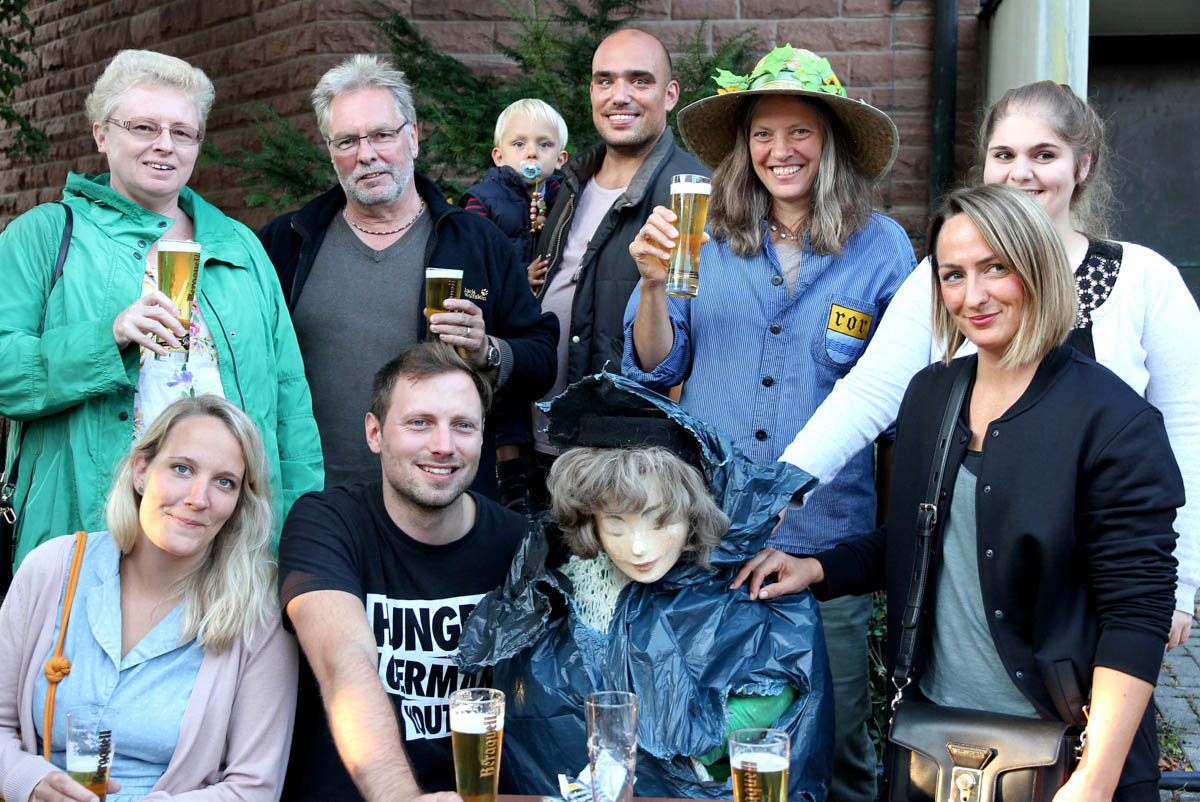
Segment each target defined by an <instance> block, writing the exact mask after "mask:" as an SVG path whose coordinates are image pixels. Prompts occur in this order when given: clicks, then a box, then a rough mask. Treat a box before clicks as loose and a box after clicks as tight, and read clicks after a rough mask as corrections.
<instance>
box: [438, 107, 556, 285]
mask: <svg viewBox="0 0 1200 802" xmlns="http://www.w3.org/2000/svg"><path fill="white" fill-rule="evenodd" d="M493 144H494V147H493V148H492V161H493V162H495V164H496V166H495V167H493V168H491V169H490V170H488V171H487V175H485V176H484V179H483V181H481V182H479V183H478V184H476V185H475V186H473V187H471V188H470V189H469V190H467V191H466V193H464V194H463V196H462V198H460V199H459V204H460V205H461V206H462V207H463V208H465V209H466V210H467V211H471V212H475V213H476V214H481V215H483V216H484V217H487V218H488V219H489V220H491V221H492V222H493V223H495V224H496V225H497V226H499V227H500V230H501V231H503V232H504V233H505V235H507V236H508V238H509V239H510V240H512V243H513V247H514V248H516V249H517V253H518V254H519V255H520V256H521V259H522V260H523V262H524V263H525V264H527V265H528V266H529V267H528V276H529V285H530V287H531V288H532V289H534V290H535V291H536V289H537V288H538V287H540V286H541V285H542V283H543V282H544V280H545V279H544V276H545V273H546V265H547V262H546V260H545V259H544V258H543V257H541V256H537V255H536V254H535V250H536V246H537V235H538V232H540V231H541V230H542V227H543V226H544V225H545V224H546V210H547V209H549V208H550V206H551V204H553V203H554V198H555V196H556V195H557V194H558V187H559V184H560V183H561V179H560V178H559V177H558V176H556V175H554V171H555V170H557V169H558V168H559V167H561V166H562V165H563V163H564V162H565V161H566V160H567V151H566V147H567V124H566V122H565V121H564V120H563V118H562V115H561V114H559V113H558V112H557V111H555V110H554V108H553V107H552V106H550V105H549V104H548V103H546V102H544V101H541V100H538V99H536V98H523V99H521V100H518V101H515V102H514V103H511V104H509V106H508V107H507V108H506V109H504V111H502V112H500V116H499V117H497V118H496V132H495V134H494V138H493ZM535 257H536V258H535Z"/></svg>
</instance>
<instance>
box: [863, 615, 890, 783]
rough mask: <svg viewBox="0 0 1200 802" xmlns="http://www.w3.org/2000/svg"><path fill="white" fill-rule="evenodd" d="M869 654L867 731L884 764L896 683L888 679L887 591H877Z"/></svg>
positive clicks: (876, 752)
mask: <svg viewBox="0 0 1200 802" xmlns="http://www.w3.org/2000/svg"><path fill="white" fill-rule="evenodd" d="M867 656H868V658H869V659H868V664H869V665H870V671H871V716H870V718H868V719H867V732H868V733H869V734H870V736H871V741H872V742H873V743H874V744H875V755H876V757H877V759H878V761H879V763H880V765H882V763H883V748H884V746H886V745H887V732H888V719H889V718H890V716H891V710H890V708H889V704H890V703H891V701H892V693H891V691H892V686H891V683H890V682H889V681H888V675H887V668H886V667H885V666H886V662H885V661H886V657H887V594H886V593H884V592H883V591H880V592H878V593H876V594H875V606H874V609H873V610H872V611H871V619H870V621H868V622H867Z"/></svg>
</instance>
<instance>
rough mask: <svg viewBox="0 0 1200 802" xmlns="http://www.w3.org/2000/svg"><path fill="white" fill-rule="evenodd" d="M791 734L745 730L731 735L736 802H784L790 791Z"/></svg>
mask: <svg viewBox="0 0 1200 802" xmlns="http://www.w3.org/2000/svg"><path fill="white" fill-rule="evenodd" d="M789 746H790V744H789V742H788V734H787V733H786V732H784V731H783V730H767V729H745V730H734V731H733V732H731V733H730V734H729V767H730V768H731V769H732V770H733V799H734V802H784V800H786V799H787V788H788V763H789V761H788V748H789Z"/></svg>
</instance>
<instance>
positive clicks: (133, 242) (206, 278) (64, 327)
mask: <svg viewBox="0 0 1200 802" xmlns="http://www.w3.org/2000/svg"><path fill="white" fill-rule="evenodd" d="M212 102H213V86H212V82H211V81H209V79H208V77H207V76H205V75H204V73H203V72H202V71H200V70H198V69H196V68H194V67H192V66H191V65H189V64H187V63H186V62H184V61H181V60H179V59H177V58H174V57H171V56H166V55H163V54H160V53H154V52H151V51H145V50H140V51H137V50H126V51H122V52H121V53H118V54H117V56H116V57H115V58H114V59H113V60H112V62H111V63H110V64H109V66H108V68H107V69H105V71H104V73H103V74H102V75H101V76H100V78H99V79H98V80H97V81H96V84H95V86H94V87H93V89H92V93H91V94H90V95H89V96H88V98H87V112H88V116H89V119H90V120H91V121H92V135H93V137H94V138H95V140H96V145H97V149H98V150H99V151H100V152H101V153H103V154H104V155H105V157H106V158H107V160H108V168H109V172H108V173H107V174H104V175H99V176H92V175H78V174H74V173H71V174H69V175H68V176H67V184H66V188H65V189H64V190H63V200H62V203H61V204H59V203H49V204H43V205H41V206H38V207H36V208H34V209H32V210H30V211H29V212H27V213H25V214H24V215H21V216H20V217H18V218H17V219H16V220H14V221H13V222H12V223H11V224H9V226H8V227H7V229H6V230H5V231H4V232H3V233H0V264H3V265H4V274H5V279H4V287H5V288H4V292H2V293H0V415H4V416H6V417H8V418H11V419H13V420H14V421H16V424H17V425H16V426H14V428H13V431H12V432H11V434H10V437H9V446H8V454H7V458H6V461H5V468H6V477H8V480H9V482H10V483H12V482H13V477H14V474H15V487H14V488H13V491H14V492H13V494H12V504H13V509H14V511H15V513H16V516H17V523H16V538H17V539H16V561H17V562H18V563H19V562H20V560H21V559H22V558H23V557H24V556H25V555H26V554H27V553H28V552H29V551H30V550H31V549H33V548H34V547H35V546H37V545H38V544H39V543H41V542H43V541H45V540H47V539H49V538H51V537H54V536H56V535H61V534H64V533H68V532H72V531H75V530H78V529H85V530H88V531H97V530H99V529H102V528H103V523H104V521H103V513H104V498H105V492H106V491H107V488H108V486H109V485H110V483H111V481H112V474H113V470H114V468H115V466H116V465H117V463H118V461H119V460H120V458H121V457H122V456H124V455H125V454H126V453H128V452H129V450H130V447H131V446H132V444H133V443H134V442H135V441H136V440H137V439H138V438H139V437H140V436H141V433H142V432H143V431H145V429H146V427H147V426H149V424H150V423H151V422H152V421H153V420H154V418H155V417H157V415H158V414H159V412H161V411H162V410H163V409H165V408H166V407H167V406H168V405H169V404H170V403H171V402H172V401H173V400H175V399H177V398H179V397H181V396H187V395H202V394H206V393H208V394H214V395H220V396H223V397H224V398H226V399H228V400H229V401H232V402H233V403H235V404H237V405H238V406H239V407H240V408H241V409H243V410H244V411H245V412H246V413H247V414H248V415H249V416H250V418H251V419H252V420H253V421H254V422H255V423H256V424H257V426H258V428H259V431H260V432H261V433H262V437H263V441H264V444H265V446H266V452H267V459H268V465H269V471H270V480H271V486H272V487H274V488H277V491H276V495H275V499H274V504H275V512H276V521H282V520H283V517H284V514H286V512H287V510H288V508H289V507H290V506H291V504H292V502H293V501H295V500H296V498H298V497H299V496H300V495H301V494H303V493H305V492H307V491H309V490H314V489H319V488H320V487H321V486H322V485H323V481H324V479H323V469H322V464H321V447H320V442H319V436H318V434H317V427H316V423H315V422H314V420H313V417H312V402H311V399H310V396H309V390H308V383H307V382H306V381H305V378H304V365H303V363H302V362H301V359H300V350H299V348H298V346H297V344H296V334H295V332H294V330H293V329H292V323H291V319H290V317H289V315H288V312H287V307H286V305H285V301H284V298H283V295H282V292H281V291H280V289H279V283H278V280H277V279H276V276H275V271H274V269H273V268H272V266H271V263H270V261H269V260H268V258H267V255H266V254H265V253H264V252H263V250H262V247H261V246H260V245H259V242H258V240H257V238H255V236H254V234H253V233H252V232H251V231H250V230H249V229H248V228H246V227H245V226H243V225H242V224H240V223H238V222H236V221H234V220H231V219H230V218H228V217H226V216H225V215H224V214H222V213H221V212H220V211H219V210H218V209H217V208H216V207H214V206H212V205H210V204H208V203H206V202H205V201H204V200H203V199H202V198H201V197H200V196H199V195H197V194H196V193H195V192H192V191H191V190H190V189H188V188H187V187H186V186H185V185H186V184H187V181H188V178H189V177H190V176H191V174H192V169H193V167H194V166H195V164H196V157H197V155H198V154H199V150H200V140H201V139H202V138H203V136H204V134H203V132H204V121H205V117H206V116H207V114H208V111H209V109H210V108H211V107H212ZM67 210H70V212H71V214H70V220H71V227H72V231H71V237H70V245H69V249H68V251H67V256H66V261H65V263H64V265H63V270H62V274H61V278H59V279H58V280H57V281H55V280H54V267H55V260H56V256H57V255H58V252H59V246H60V243H61V242H62V239H63V233H64V227H65V226H66V225H67V220H68V215H67ZM160 240H194V241H195V242H198V243H199V244H200V246H201V256H200V269H199V273H198V278H197V289H196V292H195V301H194V303H193V306H192V309H191V310H190V313H191V314H190V321H188V323H187V328H185V326H184V325H181V323H180V321H179V317H180V311H181V310H179V309H178V308H176V306H175V304H174V303H172V301H171V300H170V299H169V298H168V297H167V296H166V295H164V294H163V293H162V292H160V291H159V290H158V246H159V241H160ZM182 311H189V310H182ZM183 317H184V319H185V320H187V317H188V316H187V315H184V316H183ZM14 462H16V463H17V465H16V470H15V471H14ZM275 537H276V541H277V540H278V525H277V531H276V536H275ZM7 556H8V555H4V558H5V559H7Z"/></svg>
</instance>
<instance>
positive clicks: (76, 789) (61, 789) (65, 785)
mask: <svg viewBox="0 0 1200 802" xmlns="http://www.w3.org/2000/svg"><path fill="white" fill-rule="evenodd" d="M120 790H121V784H120V783H119V782H117V781H116V780H109V781H108V789H107V792H108V793H110V794H115V793H117V792H118V791H120ZM29 802H96V795H95V794H93V793H92V792H91V791H89V790H88V789H86V788H84V787H83V786H82V785H80V784H79V783H77V782H75V781H74V780H72V779H71V778H70V777H68V776H67V773H66V772H65V771H52V772H50V773H49V774H47V775H46V776H45V777H43V778H42V781H41V782H40V783H38V784H37V785H35V786H34V787H33V793H32V794H30V795H29Z"/></svg>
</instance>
